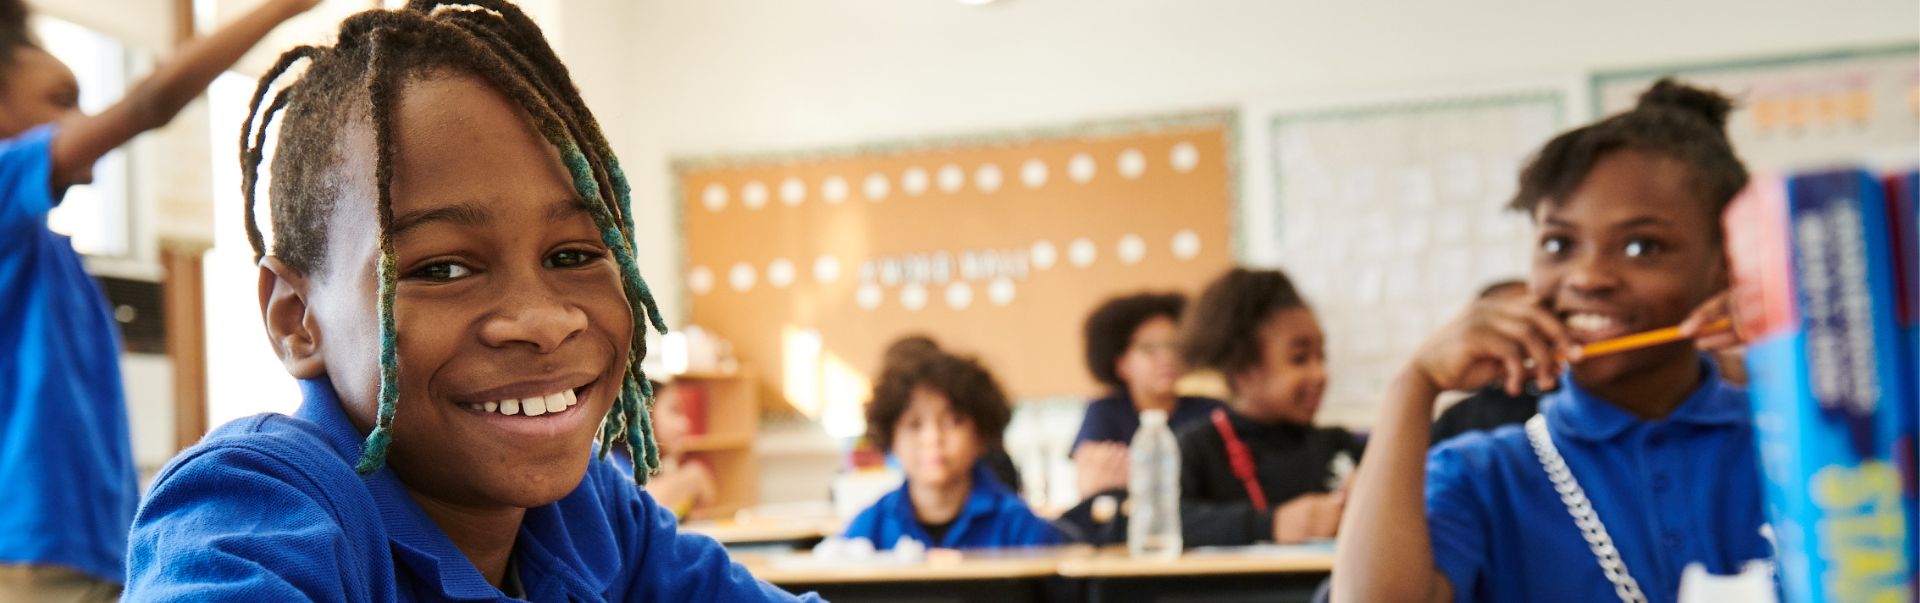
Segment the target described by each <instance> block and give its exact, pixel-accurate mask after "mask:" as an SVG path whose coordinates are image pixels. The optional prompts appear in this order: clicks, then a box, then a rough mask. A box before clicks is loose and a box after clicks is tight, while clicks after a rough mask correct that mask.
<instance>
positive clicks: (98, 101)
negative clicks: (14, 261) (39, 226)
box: [33, 17, 132, 256]
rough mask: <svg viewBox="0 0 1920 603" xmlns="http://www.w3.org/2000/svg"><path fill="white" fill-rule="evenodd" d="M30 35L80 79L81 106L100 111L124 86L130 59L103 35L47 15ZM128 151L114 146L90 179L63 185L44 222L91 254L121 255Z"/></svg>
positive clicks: (127, 208)
mask: <svg viewBox="0 0 1920 603" xmlns="http://www.w3.org/2000/svg"><path fill="white" fill-rule="evenodd" d="M33 30H34V35H36V36H38V37H39V38H40V43H41V45H42V46H43V47H45V48H46V50H47V52H48V53H50V54H52V55H53V56H54V57H55V58H58V59H60V62H63V63H66V64H67V67H68V68H69V69H72V70H73V75H74V77H75V78H77V79H79V81H80V108H81V109H82V110H84V111H86V112H87V113H99V112H100V111H102V110H104V109H106V108H107V107H108V106H110V105H112V104H113V103H114V101H117V100H119V99H120V96H121V95H122V94H124V93H125V92H126V90H127V84H128V79H129V76H130V73H129V71H130V63H131V62H132V57H131V56H130V55H129V53H128V51H127V48H126V46H124V45H122V44H121V43H120V42H119V41H118V40H115V39H113V38H112V37H110V36H107V35H106V34H102V33H100V32H97V31H94V30H91V29H87V28H85V27H81V26H79V25H75V24H73V23H69V22H66V21H61V20H59V19H53V18H48V17H39V18H36V19H35V20H34V22H33ZM130 173H131V172H130V170H129V168H128V165H127V152H126V151H125V150H116V151H114V152H112V153H108V154H107V156H106V157H103V158H101V159H100V161H99V162H98V163H96V164H94V166H93V183H92V184H87V185H79V186H74V187H72V188H69V189H67V194H66V197H65V198H64V200H63V201H61V203H60V205H59V206H58V207H55V208H54V210H53V213H51V214H49V215H48V216H47V225H48V227H50V228H52V229H53V230H54V232H58V233H61V234H65V235H67V236H70V237H73V247H74V249H76V250H78V251H80V252H81V253H84V254H88V255H95V256H126V255H128V254H129V252H130V251H131V244H130V243H129V241H130V240H131V237H130V232H131V230H132V225H131V224H130V223H129V222H130V215H131V213H132V212H131V209H132V204H131V203H130V201H129V200H130V198H131V197H130V195H129V192H130V190H129V187H128V179H129V175H130Z"/></svg>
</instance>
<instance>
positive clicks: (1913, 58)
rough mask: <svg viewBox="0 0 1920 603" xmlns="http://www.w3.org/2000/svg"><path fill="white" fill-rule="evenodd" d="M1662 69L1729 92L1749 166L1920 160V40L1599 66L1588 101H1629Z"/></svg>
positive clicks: (1616, 106) (1623, 105)
mask: <svg viewBox="0 0 1920 603" xmlns="http://www.w3.org/2000/svg"><path fill="white" fill-rule="evenodd" d="M1668 75H1671V76H1675V77H1678V78H1680V79H1682V80H1685V81H1687V82H1690V83H1694V84H1699V85H1704V86H1708V87H1711V88H1714V89H1717V90H1719V91H1721V92H1723V93H1726V94H1728V95H1731V96H1733V97H1734V99H1735V103H1736V104H1737V110H1735V111H1734V113H1733V115H1731V116H1729V118H1728V121H1727V133H1728V136H1729V137H1730V138H1731V139H1732V140H1733V146H1734V149H1735V150H1736V151H1737V152H1739V154H1740V156H1741V158H1742V159H1744V160H1746V162H1747V166H1748V167H1749V168H1755V169H1769V170H1785V169H1795V168H1806V167H1818V166H1824V165H1832V164H1835V163H1854V162H1862V161H1864V162H1867V163H1870V164H1885V165H1888V166H1897V165H1912V164H1913V163H1914V162H1916V161H1920V46H1916V45H1913V44H1904V45H1896V46H1888V47H1880V48H1863V49H1853V50H1838V51H1832V52H1823V53H1809V54H1801V55H1791V56H1779V57H1761V58H1753V59H1745V60H1736V61H1725V62H1720V63H1708V64H1699V65H1675V66H1664V67H1653V68H1646V69H1634V70H1627V71H1616V72H1603V73H1599V74H1596V75H1595V76H1594V79H1593V94H1594V107H1595V109H1596V110H1597V111H1598V112H1599V113H1600V114H1603V115H1605V114H1612V113H1617V112H1619V111H1623V110H1626V109H1630V108H1632V107H1633V103H1634V101H1635V99H1637V98H1639V95H1640V92H1641V91H1643V90H1645V89H1646V88H1647V86H1649V85H1651V84H1652V83H1653V82H1654V80H1656V79H1658V78H1660V77H1663V76H1668Z"/></svg>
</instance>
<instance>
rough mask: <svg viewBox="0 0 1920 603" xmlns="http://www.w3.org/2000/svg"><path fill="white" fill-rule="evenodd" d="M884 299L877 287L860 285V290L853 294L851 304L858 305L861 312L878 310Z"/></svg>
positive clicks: (869, 284) (868, 284)
mask: <svg viewBox="0 0 1920 603" xmlns="http://www.w3.org/2000/svg"><path fill="white" fill-rule="evenodd" d="M885 299H886V294H885V293H884V292H882V291H881V290H880V286H879V285H875V284H873V283H867V284H865V285H861V286H860V289H859V290H857V291H855V292H854V293H853V303H855V304H857V305H859V306H860V309H862V310H872V309H874V308H878V307H880V302H882V301H885Z"/></svg>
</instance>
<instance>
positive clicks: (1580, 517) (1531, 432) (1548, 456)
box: [1527, 415, 1647, 603]
mask: <svg viewBox="0 0 1920 603" xmlns="http://www.w3.org/2000/svg"><path fill="white" fill-rule="evenodd" d="M1527 440H1528V441H1530V442H1532V443H1533V454H1534V455H1535V456H1538V457H1540V467H1541V468H1542V469H1546V470H1547V479H1548V480H1550V481H1552V482H1553V490H1554V491H1555V492H1559V493H1560V502H1561V503H1563V504H1565V505H1567V513H1568V514H1571V515H1573V523H1574V525H1576V526H1579V528H1580V536H1582V537H1584V538H1586V539H1587V548H1588V549H1591V550H1592V551H1593V558H1594V559H1596V560H1598V561H1599V562H1600V571H1601V572H1602V573H1605V574H1606V575H1607V581H1608V582H1612V583H1613V592H1614V594H1617V595H1620V600H1621V601H1622V602H1624V603H1647V596H1646V595H1645V594H1642V593H1641V592H1640V583H1639V582H1635V581H1634V579H1633V574H1630V573H1627V563H1626V562H1625V561H1622V560H1621V559H1620V550H1619V549H1616V548H1613V536H1610V535H1608V534H1607V526H1606V524H1604V523H1601V522H1600V514H1598V513H1595V512H1594V511H1593V503H1592V502H1591V501H1588V500H1587V491H1586V490H1584V489H1582V488H1581V487H1580V482H1579V481H1578V480H1575V479H1574V478H1573V470H1571V469H1568V468H1567V460H1566V459H1563V458H1560V449H1558V448H1555V447H1554V446H1553V439H1552V438H1550V437H1548V435H1547V418H1546V416H1545V415H1534V416H1533V418H1531V419H1527Z"/></svg>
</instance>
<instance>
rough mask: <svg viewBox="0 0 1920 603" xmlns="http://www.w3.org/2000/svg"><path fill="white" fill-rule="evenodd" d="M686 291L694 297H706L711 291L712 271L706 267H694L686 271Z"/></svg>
mask: <svg viewBox="0 0 1920 603" xmlns="http://www.w3.org/2000/svg"><path fill="white" fill-rule="evenodd" d="M687 290H688V291H692V292H693V294H694V295H706V294H707V292H708V291H712V290H713V271H712V270H708V269H707V267H706V266H694V267H693V269H692V270H688V271H687Z"/></svg>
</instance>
